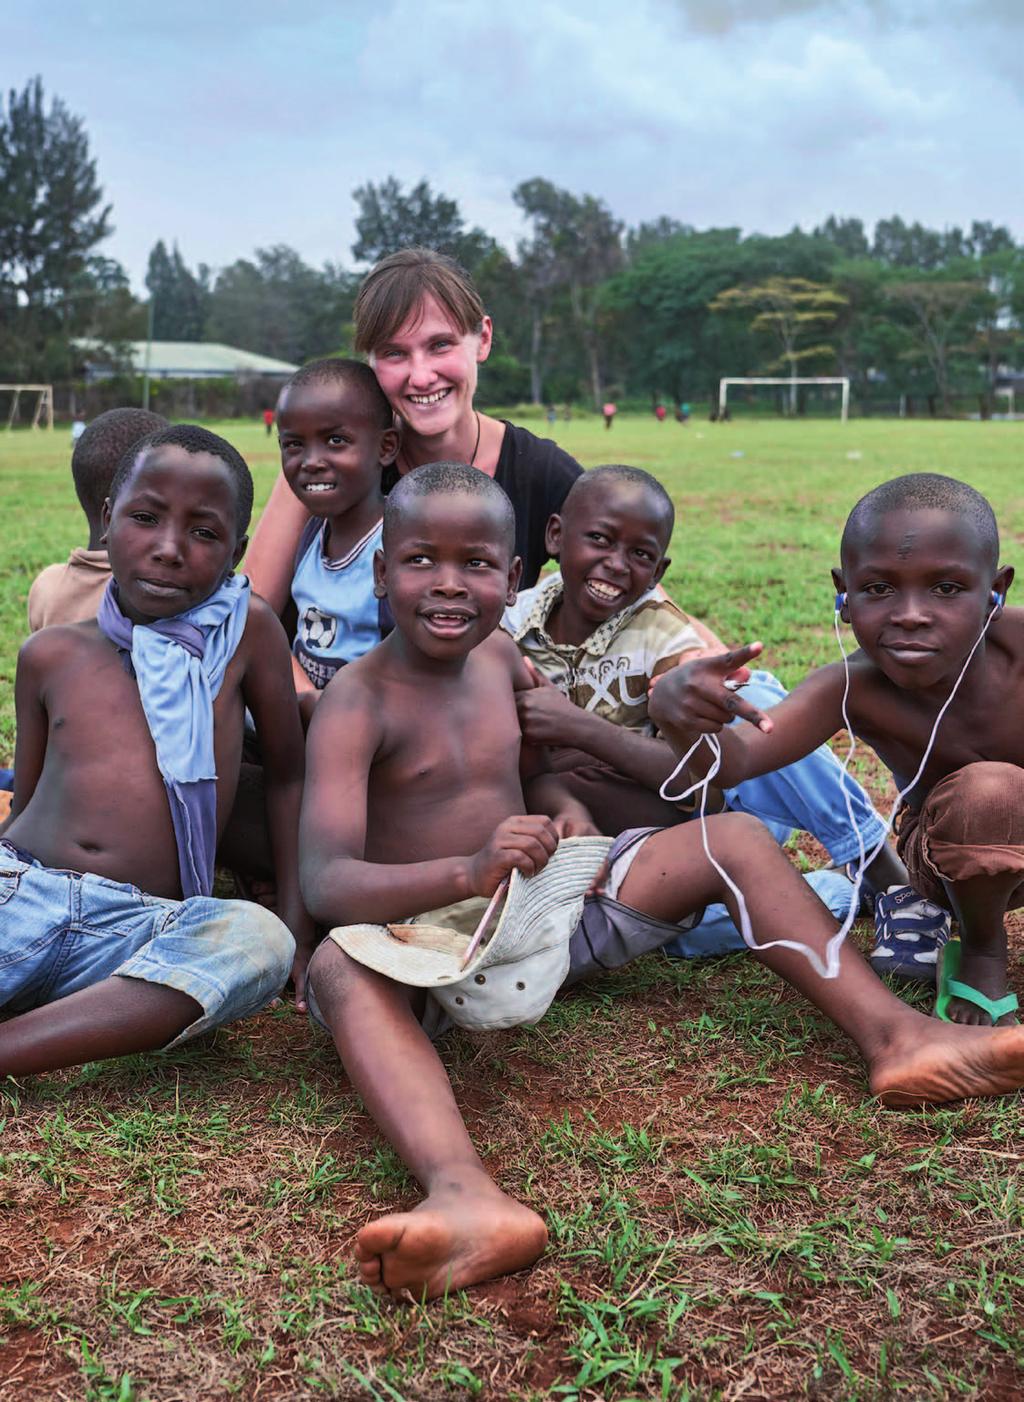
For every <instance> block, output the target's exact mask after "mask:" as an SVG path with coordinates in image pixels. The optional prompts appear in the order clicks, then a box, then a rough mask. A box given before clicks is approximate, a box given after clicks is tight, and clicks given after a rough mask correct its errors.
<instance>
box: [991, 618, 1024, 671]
mask: <svg viewBox="0 0 1024 1402" xmlns="http://www.w3.org/2000/svg"><path fill="white" fill-rule="evenodd" d="M989 639H990V642H991V644H992V646H993V648H994V649H997V650H999V651H1000V652H1002V653H1003V654H1004V655H1005V657H1006V659H1007V663H1008V665H1009V666H1010V667H1011V668H1012V669H1013V670H1014V671H1019V670H1020V669H1021V668H1024V608H1018V609H1012V608H1008V609H1004V610H1003V613H1002V616H1001V617H1000V618H999V619H997V620H996V622H995V623H993V625H992V627H991V628H990V629H989Z"/></svg>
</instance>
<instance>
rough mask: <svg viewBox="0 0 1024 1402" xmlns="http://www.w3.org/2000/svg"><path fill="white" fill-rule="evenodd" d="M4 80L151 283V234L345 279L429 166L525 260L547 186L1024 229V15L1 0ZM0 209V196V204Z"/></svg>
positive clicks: (690, 6)
mask: <svg viewBox="0 0 1024 1402" xmlns="http://www.w3.org/2000/svg"><path fill="white" fill-rule="evenodd" d="M3 8H4V12H5V13H4V22H3V37H2V41H0V82H2V85H3V87H4V88H5V89H6V88H11V87H16V88H19V89H20V88H21V87H22V86H23V85H24V83H25V82H26V81H27V79H28V78H30V77H31V76H32V75H33V74H35V73H39V74H41V76H42V78H43V82H44V85H45V87H46V90H47V92H48V93H56V94H58V95H60V96H61V97H62V98H63V99H64V101H65V102H66V103H67V104H68V106H69V107H70V108H71V110H72V111H73V112H75V113H77V114H79V115H80V116H81V117H83V118H84V120H85V123H86V126H87V129H88V132H89V134H90V138H91V142H92V150H93V154H94V155H95V156H96V158H97V162H98V168H99V175H100V179H101V181H102V183H103V185H104V187H105V189H106V192H107V197H108V199H110V200H111V201H112V202H113V206H114V222H115V224H116V232H115V233H114V235H113V237H112V238H111V239H110V240H109V242H108V243H107V245H106V246H105V249H104V251H105V252H106V253H108V254H109V255H110V256H112V257H115V258H118V259H120V260H121V261H122V262H123V263H124V264H125V265H126V267H127V268H128V270H129V272H130V274H131V276H132V279H133V282H134V283H135V284H136V285H140V283H141V278H142V275H143V273H144V271H145V265H146V259H147V256H148V253H149V249H150V248H151V247H152V245H153V243H154V242H155V241H156V239H157V238H161V237H162V238H164V239H166V240H168V241H170V240H175V239H176V240H177V241H178V243H179V245H180V247H181V250H182V253H183V254H184V256H185V258H186V260H187V261H188V262H189V263H190V264H195V263H197V262H199V261H204V262H207V263H210V264H212V265H214V266H218V265H222V264H224V263H227V262H230V261H232V260H233V259H234V258H236V257H240V256H244V255H246V254H247V253H249V252H250V251H251V250H252V249H253V248H254V247H256V246H257V245H265V244H271V243H277V242H284V243H289V244H292V245H293V246H294V247H295V248H297V249H298V250H299V251H300V253H302V255H303V256H304V257H305V258H306V259H307V260H308V261H310V262H313V263H317V264H319V263H322V262H323V261H325V260H327V259H331V260H334V261H338V262H341V263H344V264H346V265H351V263H352V259H351V255H350V252H349V247H350V244H351V243H352V239H353V223H352V221H353V201H352V190H353V188H354V187H355V186H357V185H359V184H361V183H362V182H364V181H367V180H374V181H377V180H381V179H383V178H384V177H385V176H386V175H388V174H394V175H396V176H397V177H398V178H399V179H400V180H402V181H404V182H414V181H416V180H418V179H420V178H421V177H422V176H425V177H426V178H427V179H428V180H429V181H430V182H431V184H432V185H433V186H434V188H435V189H438V190H442V191H444V192H445V193H446V194H449V195H453V196H455V197H456V198H457V199H458V200H459V203H460V205H461V207H462V210H463V212H464V214H465V215H466V216H467V219H468V220H469V222H472V223H479V224H481V225H483V227H484V228H485V229H487V230H488V231H489V232H491V233H493V234H494V235H495V236H496V237H497V238H499V239H501V240H502V241H503V242H505V243H506V244H508V245H509V246H511V245H512V244H514V242H515V239H516V238H517V237H518V236H520V235H521V234H522V233H523V232H524V230H523V228H522V225H521V223H520V221H519V217H518V212H517V211H516V209H515V206H514V205H513V204H512V201H511V199H510V191H511V190H512V188H513V186H515V185H516V184H517V183H518V182H519V181H521V180H525V179H529V178H530V177H532V176H537V175H540V176H545V177H547V178H548V179H550V180H553V181H554V182H555V183H556V184H559V185H562V186H564V187H566V188H567V189H570V190H573V191H574V192H577V193H581V192H587V193H590V194H594V195H599V196H601V197H602V198H603V199H604V200H605V201H606V202H607V203H608V204H609V206H610V207H611V208H612V209H613V210H614V212H615V213H616V214H617V215H618V216H619V217H620V218H622V219H625V220H626V221H628V222H629V223H637V222H638V221H640V220H644V219H653V218H656V217H657V216H658V215H660V214H668V215H671V216H673V217H674V218H676V219H680V220H683V221H685V222H687V223H691V224H695V225H697V226H698V227H706V226H708V225H712V224H719V225H722V224H728V225H733V224H735V225H739V226H740V227H742V228H743V229H744V230H747V231H751V230H759V231H761V232H764V233H779V232H783V231H785V230H786V229H788V228H790V227H792V225H793V224H801V225H803V226H804V227H805V228H810V227H811V226H812V225H813V224H814V223H816V222H817V221H819V220H821V219H822V218H824V217H825V216H826V215H827V214H829V213H831V212H835V213H838V214H851V215H858V216H860V217H862V218H863V219H865V221H866V222H868V223H871V222H873V221H874V220H875V219H877V218H881V217H885V216H888V215H890V214H893V213H899V214H901V215H902V216H903V217H904V218H906V219H920V220H922V221H924V222H925V223H928V224H932V225H937V226H943V225H947V224H955V223H960V224H963V223H969V222H970V220H971V219H972V218H985V219H991V220H993V221H995V222H997V223H1004V224H1007V225H1009V226H1010V228H1011V229H1012V230H1013V232H1014V233H1015V235H1016V236H1017V237H1018V238H1024V181H1022V180H1021V156H1020V150H1021V141H1022V137H1024V0H984V3H978V0H938V3H936V0H847V3H843V0H627V3H625V4H623V3H622V0H419V3H413V0H375V3H373V4H365V3H360V4H358V5H356V4H354V3H352V0H291V3H290V4H282V3H281V0H244V3H242V0H171V3H170V4H163V5H159V4H158V5H154V6H146V7H143V6H139V5H137V4H129V3H127V0H122V3H113V0H93V2H92V3H90V0H48V3H47V4H46V5H40V4H39V3H38V0H8V3H7V4H6V5H5V6H4V7H3ZM0 198H2V195H0Z"/></svg>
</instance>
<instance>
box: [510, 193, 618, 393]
mask: <svg viewBox="0 0 1024 1402" xmlns="http://www.w3.org/2000/svg"><path fill="white" fill-rule="evenodd" d="M512 198H513V199H514V200H515V202H516V204H517V205H518V206H519V208H520V209H521V210H522V211H523V214H524V215H525V216H526V218H527V219H529V221H530V222H531V224H532V225H533V237H532V238H531V239H529V240H525V241H524V242H523V243H522V244H520V249H519V252H520V259H521V261H523V262H525V263H527V264H528V265H529V267H530V269H531V284H532V286H533V287H534V288H535V289H537V290H536V292H535V297H536V299H537V301H541V302H542V301H543V298H544V297H546V296H548V295H549V293H550V291H551V290H553V289H555V288H561V289H564V291H565V292H566V294H567V296H568V302H569V309H570V314H571V316H572V322H573V325H574V327H575V330H576V334H577V336H578V338H579V342H580V346H581V349H582V351H583V355H584V358H585V361H586V367H587V378H588V382H589V389H590V394H591V397H592V399H593V403H594V407H595V408H597V407H599V406H600V404H601V401H602V399H603V397H604V391H603V386H604V380H603V375H602V368H601V342H602V312H603V307H602V291H603V288H604V284H605V282H606V281H607V280H608V278H610V277H611V276H612V274H614V273H616V272H618V271H619V269H620V268H621V267H622V265H623V261H624V255H623V247H622V229H623V226H622V224H621V223H620V221H619V220H617V219H616V218H615V217H614V216H613V215H612V213H611V211H610V210H609V209H608V207H607V206H606V205H605V204H604V202H603V201H602V200H599V199H595V198H594V196H593V195H581V196H576V195H573V194H571V193H570V192H569V191H568V190H561V189H559V188H558V186H557V185H553V184H552V183H551V181H550V180H541V179H535V180H524V181H523V183H522V184H521V185H517V186H516V188H515V190H513V192H512ZM535 305H536V302H535Z"/></svg>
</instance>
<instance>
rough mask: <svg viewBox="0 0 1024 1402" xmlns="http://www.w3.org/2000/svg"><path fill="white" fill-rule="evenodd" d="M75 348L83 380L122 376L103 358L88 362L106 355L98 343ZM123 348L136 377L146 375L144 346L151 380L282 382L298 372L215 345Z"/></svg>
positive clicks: (141, 344) (178, 343) (160, 344)
mask: <svg viewBox="0 0 1024 1402" xmlns="http://www.w3.org/2000/svg"><path fill="white" fill-rule="evenodd" d="M75 345H76V347H77V349H78V350H79V351H80V352H81V354H82V359H83V360H84V362H85V377H86V379H87V380H105V379H109V378H110V376H111V375H116V374H119V373H122V372H123V363H122V366H120V367H119V366H116V365H112V364H110V362H109V360H108V359H107V355H106V354H103V355H96V359H95V360H90V352H93V353H96V352H100V351H102V352H106V351H107V347H106V346H104V345H103V343H102V342H100V341H95V340H90V339H82V340H78V341H76V342H75ZM124 345H125V350H126V351H127V359H128V360H130V361H131V369H132V372H133V373H134V374H136V375H144V374H145V373H146V368H147V366H146V350H147V346H148V348H149V374H150V378H151V379H154V380H216V379H220V378H228V377H229V376H230V377H233V378H235V379H245V378H249V377H252V376H255V375H280V376H281V377H282V378H283V377H284V376H285V375H294V374H295V371H296V370H297V369H298V368H299V367H298V366H297V365H289V364H288V362H287V361H286V360H275V359H274V358H273V357H272V356H269V355H257V354H256V353H255V352H254V351H247V350H240V349H239V347H238V346H225V345H221V344H220V343H219V342H217V341H150V342H147V341H127V342H125V343H124Z"/></svg>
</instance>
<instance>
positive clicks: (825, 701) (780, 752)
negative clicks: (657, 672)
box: [648, 643, 843, 788]
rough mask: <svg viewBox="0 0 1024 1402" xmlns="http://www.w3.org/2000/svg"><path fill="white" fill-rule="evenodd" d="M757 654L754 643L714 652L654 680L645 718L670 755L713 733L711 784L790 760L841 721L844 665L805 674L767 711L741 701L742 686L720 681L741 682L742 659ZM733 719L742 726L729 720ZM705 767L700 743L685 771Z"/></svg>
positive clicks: (725, 784)
mask: <svg viewBox="0 0 1024 1402" xmlns="http://www.w3.org/2000/svg"><path fill="white" fill-rule="evenodd" d="M760 653H761V644H760V643H748V644H747V645H746V646H745V647H741V648H735V649H734V650H733V651H731V652H726V653H722V654H721V655H720V656H716V657H704V658H699V659H698V660H697V661H694V662H684V663H682V664H681V665H680V666H678V667H676V668H674V669H673V670H672V671H671V672H666V673H664V675H662V676H660V677H658V678H657V679H656V684H655V685H653V686H652V688H651V696H650V704H649V707H648V711H649V714H650V717H651V719H652V720H653V721H654V723H655V725H657V727H658V729H659V730H660V731H661V732H662V733H663V734H664V735H665V737H666V738H667V740H668V741H669V744H670V745H671V746H672V749H673V750H674V751H675V753H676V754H677V755H679V756H682V755H684V754H685V753H686V752H687V750H689V749H690V747H691V746H692V745H693V744H694V742H695V741H696V740H697V739H698V737H699V736H701V735H707V734H711V735H717V736H718V741H719V744H720V745H721V748H722V764H721V768H720V769H719V771H718V773H717V774H716V776H715V784H716V786H717V787H718V788H732V787H734V786H735V785H736V784H739V783H741V782H742V781H743V780H744V779H752V778H754V777H756V776H757V775H758V774H770V773H772V772H773V771H774V770H776V769H782V768H784V766H785V765H787V764H793V763H795V762H796V760H798V759H802V758H803V757H804V755H808V754H810V753H811V751H812V750H815V749H817V747H818V746H819V745H821V744H823V743H824V742H825V741H826V740H828V739H829V738H830V737H831V736H832V735H834V734H835V732H836V731H837V730H839V729H840V728H841V727H842V725H843V718H842V693H843V669H842V667H841V666H839V664H838V663H832V664H831V665H830V666H827V667H821V668H819V669H818V671H816V672H812V673H811V675H810V676H809V677H808V678H807V679H806V680H805V681H803V682H801V683H800V685H799V686H798V687H796V689H795V690H794V691H792V692H791V693H790V695H789V696H787V697H786V699H785V700H784V701H782V702H780V703H779V705H778V706H774V707H773V708H772V712H771V715H770V716H767V715H765V714H764V713H763V712H761V711H759V710H758V709H757V707H756V706H752V705H751V704H750V703H749V701H745V700H744V699H743V692H742V690H740V691H732V690H730V689H729V688H728V687H727V686H726V685H725V683H726V682H727V681H739V682H740V683H742V682H743V681H745V680H747V679H748V678H749V672H748V670H747V667H746V664H747V663H748V662H750V661H752V660H753V659H754V658H755V657H757V656H759V655H760ZM737 716H739V717H741V718H742V719H743V720H746V721H749V724H748V725H743V726H732V725H730V724H729V722H730V721H732V720H734V719H735V718H736V717H737ZM710 765H711V753H710V750H709V749H708V748H707V747H706V746H702V747H701V748H700V749H699V750H698V751H697V752H696V753H695V754H694V756H693V759H692V761H691V764H690V766H689V771H690V774H691V775H692V776H693V777H694V778H696V777H697V776H698V775H701V774H704V773H706V772H707V770H708V768H709V767H710Z"/></svg>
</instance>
